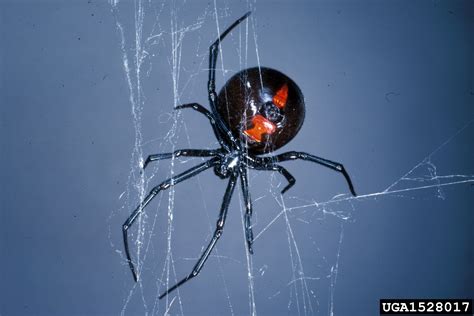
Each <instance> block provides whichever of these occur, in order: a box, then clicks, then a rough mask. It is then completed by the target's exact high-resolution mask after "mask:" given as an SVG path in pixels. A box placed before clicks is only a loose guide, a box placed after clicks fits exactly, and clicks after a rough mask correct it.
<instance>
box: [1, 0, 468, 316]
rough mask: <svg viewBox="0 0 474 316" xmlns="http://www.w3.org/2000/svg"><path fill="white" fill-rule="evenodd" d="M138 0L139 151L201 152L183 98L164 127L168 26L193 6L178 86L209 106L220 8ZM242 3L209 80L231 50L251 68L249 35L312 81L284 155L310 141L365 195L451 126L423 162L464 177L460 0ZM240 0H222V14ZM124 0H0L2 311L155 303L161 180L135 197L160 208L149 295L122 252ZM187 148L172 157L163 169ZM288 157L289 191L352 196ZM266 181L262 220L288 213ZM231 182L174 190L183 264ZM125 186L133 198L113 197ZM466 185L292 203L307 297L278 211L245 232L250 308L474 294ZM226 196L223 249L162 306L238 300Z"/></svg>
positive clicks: (240, 304) (203, 133)
mask: <svg viewBox="0 0 474 316" xmlns="http://www.w3.org/2000/svg"><path fill="white" fill-rule="evenodd" d="M145 3H146V5H145V10H146V11H145V13H146V14H145V16H146V18H145V22H144V30H145V34H146V35H148V34H158V33H160V31H163V33H162V34H161V35H160V37H159V40H157V43H156V45H150V46H149V47H148V48H149V49H150V56H149V57H148V58H147V61H146V63H145V65H144V70H143V76H142V78H143V82H142V84H143V94H144V95H145V97H146V98H145V99H143V100H144V104H143V115H142V120H141V124H142V126H141V131H142V136H143V141H144V143H145V144H144V146H143V153H144V155H147V154H151V153H156V152H161V151H169V150H171V149H172V144H174V145H175V146H176V147H189V146H191V147H196V148H201V147H204V148H209V147H212V146H214V140H213V139H212V135H211V130H210V128H209V126H208V124H207V122H206V121H205V120H204V119H203V118H202V117H199V116H198V115H197V114H195V113H193V112H185V113H182V114H181V115H180V116H178V129H177V131H176V135H175V136H173V137H172V138H171V141H172V142H170V141H169V138H167V137H168V136H169V135H168V136H167V134H168V132H169V131H170V128H171V127H172V126H173V122H174V119H173V115H174V114H173V111H172V107H173V93H172V76H171V74H172V71H171V70H172V63H173V62H172V59H171V56H172V45H171V33H170V28H171V23H172V22H173V21H174V22H175V23H176V27H177V28H178V29H180V28H183V27H186V26H189V25H192V24H193V23H196V21H198V20H199V19H200V18H202V21H203V22H202V24H201V25H200V27H199V28H196V29H195V30H190V31H189V32H187V33H186V35H185V37H184V38H183V41H182V50H181V51H180V52H181V55H180V68H179V69H180V79H179V82H178V90H179V93H180V98H179V101H180V102H182V103H187V102H195V101H196V102H200V103H201V104H203V105H206V106H207V96H206V78H207V72H206V68H207V49H208V45H209V44H210V43H211V42H212V41H213V40H214V39H215V38H216V35H217V32H216V24H215V17H214V3H212V2H210V3H208V2H207V1H193V2H190V1H188V2H182V1H176V2H175V3H168V2H164V3H163V4H161V3H155V2H153V3H151V4H148V2H145ZM250 5H251V6H252V8H253V11H254V13H253V17H252V18H253V20H251V21H253V23H254V27H255V29H252V28H250V31H249V41H248V42H249V49H248V57H247V58H244V57H243V56H244V55H243V54H240V55H239V34H241V35H242V36H244V35H245V34H244V33H240V31H239V30H237V31H236V32H235V34H233V35H232V36H231V37H229V40H226V42H225V43H224V45H223V52H224V65H225V68H226V69H227V70H228V72H226V73H225V74H224V75H223V74H222V72H219V73H218V86H221V85H222V84H223V83H224V82H225V79H226V78H229V77H230V76H231V75H232V74H233V73H235V72H236V71H238V70H239V69H240V68H241V65H242V63H239V56H240V57H241V58H243V59H244V62H246V63H247V65H248V66H249V67H250V66H254V65H256V64H257V56H256V49H255V45H254V30H255V34H256V36H257V38H256V41H257V44H258V58H259V60H260V63H261V64H262V65H265V66H268V67H272V68H276V69H279V70H280V71H282V72H284V73H286V74H287V75H289V76H290V77H291V78H293V79H294V80H295V81H296V82H297V83H298V84H299V86H300V88H301V89H302V91H303V93H304V95H305V100H306V106H307V116H306V121H305V124H304V125H303V128H302V130H301V132H300V133H299V134H298V136H297V137H296V138H295V139H294V140H293V141H292V142H291V143H290V144H289V145H287V146H286V147H285V148H283V149H282V150H281V151H280V152H282V151H283V150H305V151H308V152H311V153H314V154H317V155H320V156H323V157H326V158H328V159H333V160H337V161H340V162H342V163H344V165H345V166H346V168H347V169H348V170H349V172H350V174H351V176H352V178H353V181H354V184H355V187H356V190H357V191H358V193H359V194H370V193H374V192H381V191H383V190H384V189H386V188H387V187H388V186H389V185H390V184H392V183H394V182H395V181H396V180H398V179H400V178H401V177H402V176H403V175H404V174H405V173H406V172H407V171H409V170H410V169H412V168H413V167H414V166H416V165H417V164H418V163H419V162H421V161H423V159H424V158H425V157H427V156H428V155H429V154H430V153H431V152H432V151H433V150H435V149H436V148H438V147H439V146H440V145H442V144H443V143H444V142H445V141H446V140H448V139H450V137H452V136H453V135H457V136H456V137H454V138H452V139H450V140H449V141H448V142H447V144H446V145H445V146H443V147H441V148H440V150H439V151H437V152H436V153H435V154H434V155H433V156H432V159H431V161H430V162H432V163H433V166H436V172H437V174H438V175H441V176H445V175H464V176H469V175H471V177H470V178H469V177H468V178H466V179H472V175H473V174H474V165H473V161H474V147H473V140H474V124H471V125H468V126H467V127H466V128H465V129H464V130H462V131H461V132H460V133H458V134H456V133H457V132H459V131H460V130H461V128H462V127H463V126H465V125H466V124H468V122H470V121H472V119H473V118H474V108H473V104H474V102H473V101H474V84H473V56H474V39H473V30H474V2H473V1H383V2H381V1H358V2H355V1H291V2H290V1H260V0H259V1H256V2H251V3H250ZM248 6H249V3H247V2H246V1H232V2H231V1H217V12H218V14H219V25H220V28H221V29H222V28H223V27H224V26H225V25H228V24H230V23H232V22H233V20H235V19H236V18H237V17H238V16H240V15H242V14H243V13H244V12H246V11H247V10H248ZM134 12H135V11H134V6H133V2H131V1H123V2H122V3H120V4H119V5H118V7H117V10H116V11H115V12H114V11H113V10H112V7H111V5H110V4H109V3H107V2H106V1H98V0H89V1H87V0H81V1H79V0H77V1H53V0H49V1H47V0H41V1H9V0H1V1H0V17H1V22H0V23H1V27H0V34H1V41H0V43H1V44H0V47H1V48H0V54H1V59H0V73H1V75H0V76H1V77H0V78H1V85H0V89H1V90H0V96H1V102H0V111H1V113H0V119H1V125H0V128H1V134H0V135H1V136H0V140H1V146H0V166H1V190H0V192H1V193H0V197H1V202H0V209H1V222H0V226H1V228H0V236H1V239H0V253H1V261H0V275H1V282H0V314H1V315H117V314H120V313H121V312H123V313H124V314H125V315H143V314H145V312H148V313H149V314H151V313H156V314H163V313H164V312H165V310H166V308H167V307H166V305H165V303H166V302H164V301H160V302H159V305H156V306H155V305H154V304H155V303H156V302H157V300H156V294H157V291H158V288H159V289H160V291H162V290H163V287H165V286H166V285H163V284H160V281H159V280H162V274H161V272H162V269H163V265H164V263H165V257H164V256H165V254H166V237H167V224H166V223H167V214H166V213H167V203H168V195H163V197H162V198H161V200H160V201H161V203H158V202H154V203H153V204H152V205H150V207H149V208H148V209H147V214H148V215H149V216H148V223H152V222H153V220H154V219H155V214H158V216H157V217H156V220H157V224H156V226H155V228H154V230H153V231H151V230H149V227H148V228H147V235H146V236H149V235H150V233H151V232H153V234H152V237H151V243H150V245H151V246H150V250H149V252H148V253H149V257H148V259H147V260H146V261H145V265H144V269H143V273H142V279H143V283H142V285H143V290H141V289H140V288H133V286H134V285H133V282H132V277H131V274H130V271H129V269H128V267H127V265H126V263H125V261H124V260H123V258H122V257H121V256H120V254H119V252H120V251H121V250H122V240H121V225H122V223H123V222H124V221H125V219H126V218H127V217H128V215H129V214H130V212H131V211H132V210H133V207H134V206H135V205H136V203H138V200H137V195H136V191H135V190H134V188H133V187H132V186H131V185H130V182H129V172H130V168H132V169H133V170H134V172H135V174H136V173H137V171H138V166H137V165H132V166H130V161H131V154H132V150H133V148H134V142H135V127H134V120H133V118H132V115H131V105H130V102H129V96H130V94H129V90H128V85H127V82H126V77H125V72H124V69H123V58H122V51H121V48H120V43H121V38H120V32H119V31H118V29H117V25H116V22H117V21H119V22H120V23H121V25H122V26H123V27H124V32H125V33H124V34H125V39H126V41H127V42H126V45H125V50H126V52H127V53H128V54H129V55H130V56H131V55H133V47H132V46H133V40H134V35H135V34H134V28H135V26H134V20H133V19H134ZM170 12H174V13H173V15H171V13H170ZM171 16H174V17H176V19H175V20H173V19H171ZM155 21H158V22H157V24H154V22H155ZM153 25H155V26H157V27H158V28H157V29H156V30H155V33H153V31H152V28H153ZM219 64H220V62H219ZM198 162H199V160H192V161H189V162H186V163H185V165H181V164H179V163H177V162H175V167H174V168H175V170H176V171H179V170H184V169H185V168H186V167H190V166H192V165H194V164H197V163H198ZM285 166H286V167H287V168H288V170H290V172H291V173H292V174H293V175H294V176H295V177H296V178H297V184H296V186H295V187H294V188H293V189H292V190H291V191H289V192H288V197H287V198H286V199H285V203H286V204H287V206H295V205H296V206H298V205H299V206H301V205H304V204H309V203H312V201H327V200H329V199H330V198H331V197H332V196H334V195H335V194H337V193H347V191H348V190H347V187H346V184H345V182H344V180H343V179H342V177H341V176H340V175H338V174H335V173H333V172H331V171H329V170H325V169H323V168H320V167H318V166H313V165H311V164H309V163H305V162H288V163H286V164H285ZM433 166H431V169H430V168H428V167H430V165H428V164H424V165H422V166H421V167H420V168H418V169H417V170H415V172H414V173H413V174H412V176H420V177H422V176H426V175H427V174H429V172H430V170H431V171H433V170H434V169H433ZM153 167H154V168H155V169H151V170H150V171H147V173H146V175H147V177H152V175H153V174H154V176H153V178H151V179H150V184H149V187H150V186H151V185H153V184H156V183H159V181H161V179H163V178H165V177H166V176H167V175H169V162H166V161H165V162H162V163H160V164H157V165H155V166H153ZM153 171H154V172H153ZM459 179H462V178H461V177H453V178H448V179H443V181H447V182H450V181H451V180H452V181H457V180H459ZM279 181H280V178H279V176H276V177H274V178H272V177H271V176H270V173H263V174H262V173H256V172H253V173H252V196H253V197H254V199H255V200H257V201H256V202H255V203H254V207H255V215H254V221H255V225H254V229H255V231H256V232H260V231H261V230H262V229H263V228H264V227H265V226H266V225H267V224H268V222H269V221H270V220H271V219H272V218H274V217H275V216H276V215H277V214H278V213H279V212H280V210H281V206H279V205H278V204H277V203H276V201H275V199H274V198H273V197H272V193H273V192H278V187H277V185H278V184H279ZM425 184H432V182H427V183H425V182H420V181H403V183H400V184H399V186H397V187H396V188H397V189H400V188H409V187H420V186H423V185H425ZM224 186H225V182H223V181H221V180H219V179H217V178H216V177H215V176H214V175H213V173H212V172H207V173H204V174H203V175H202V176H200V177H199V179H194V180H190V181H188V182H187V183H183V184H180V185H179V186H177V187H176V191H175V205H174V219H173V223H174V230H173V232H172V236H173V239H172V243H173V259H174V261H175V265H174V266H175V268H176V275H177V277H178V278H179V277H182V276H184V275H185V274H187V273H188V272H189V271H190V269H191V268H192V266H193V264H194V261H193V260H194V259H195V258H197V257H198V256H199V253H200V251H201V248H202V247H203V246H204V244H205V243H206V241H207V240H209V236H210V234H211V231H212V227H213V225H214V221H215V217H216V216H217V212H218V208H219V204H220V201H221V197H222V195H223V190H224ZM280 188H281V186H280ZM124 191H128V192H129V195H128V194H125V195H124V196H122V198H119V197H120V196H121V194H122V192H124ZM473 192H474V186H473V183H472V182H471V183H466V184H459V185H452V186H445V187H443V188H442V189H441V192H438V190H437V189H436V188H431V189H425V190H415V191H408V192H403V193H399V194H391V195H381V196H378V197H368V198H366V199H361V200H356V201H353V202H352V203H346V204H342V205H330V206H328V207H327V208H326V209H324V208H322V207H321V208H318V207H308V208H301V209H298V210H295V211H294V212H291V213H290V214H289V215H288V220H289V222H290V224H291V227H292V229H293V230H292V232H293V234H294V239H295V240H296V244H297V247H298V251H299V253H300V255H301V261H302V265H303V267H304V277H306V278H307V280H306V282H307V283H306V284H307V286H308V293H310V294H309V296H310V301H311V302H303V300H304V299H306V298H305V296H304V295H303V294H302V293H303V292H302V291H303V290H302V288H301V282H300V281H295V282H296V284H297V287H296V288H295V287H294V283H295V282H292V280H294V279H297V278H298V277H299V276H301V275H299V274H298V271H299V268H298V267H294V266H292V263H291V259H290V256H291V255H293V256H295V248H294V247H293V246H292V245H290V246H289V242H288V233H289V232H288V226H287V225H286V224H285V220H284V218H283V217H281V218H279V219H278V220H277V221H275V223H274V224H273V225H271V226H270V228H269V229H267V230H266V231H265V233H264V234H262V235H261V237H260V238H259V239H258V240H257V241H256V244H255V255H254V256H253V261H254V262H253V264H254V282H255V299H256V311H257V314H260V315H298V314H302V315H305V314H314V315H328V314H330V311H331V309H332V310H333V311H334V314H335V315H376V314H377V313H378V300H379V299H380V298H403V297H411V298H425V297H435V298H454V297H471V298H472V297H473V296H474V274H473V268H472V267H473V266H474V254H473V244H474V243H473V239H474V237H473V226H474V215H473V214H474V194H473ZM157 201H158V199H157ZM158 204H159V205H158ZM239 209H240V208H239V196H238V194H236V195H235V197H234V199H233V201H232V204H231V209H230V211H229V213H230V214H229V219H228V222H227V226H226V231H225V233H224V236H223V238H222V241H221V242H220V243H219V245H218V255H219V256H218V257H216V256H214V257H211V259H210V260H209V261H208V263H207V264H206V266H205V268H204V270H203V272H202V274H201V275H200V276H199V277H198V278H196V279H195V280H193V281H192V282H191V283H189V284H187V285H186V286H185V287H183V288H182V289H181V291H180V299H181V307H180V304H178V302H177V301H176V302H174V303H173V305H172V307H171V309H170V313H171V314H173V315H175V314H181V313H183V314H187V315H230V314H235V315H248V314H249V311H250V309H249V303H248V302H249V298H248V295H249V294H248V292H249V291H248V280H247V271H246V257H245V248H244V241H243V234H242V227H241V219H240V216H241V214H240V211H239ZM324 211H327V212H340V214H341V216H346V215H348V216H349V217H350V218H349V219H347V220H343V219H341V218H339V217H337V216H333V215H330V214H328V213H325V212H324ZM341 231H342V232H343V233H341ZM341 236H342V238H343V239H342V242H340V238H341ZM290 250H291V252H290ZM135 254H136V253H134V255H135ZM338 256H339V259H337V257H338ZM336 264H337V266H336ZM336 268H337V271H338V273H337V274H336V273H335V272H334V269H336ZM331 270H332V271H333V272H331ZM171 277H172V278H174V277H173V276H171ZM170 282H173V280H171V281H170ZM131 291H132V292H131ZM130 293H132V295H131V297H130V300H129V301H128V302H127V297H128V296H129V294H130ZM296 294H297V295H298V296H296ZM170 299H172V297H170ZM305 304H306V309H305V308H304V305H305ZM309 304H311V308H312V309H309ZM124 306H126V307H125V308H124ZM331 306H332V307H331Z"/></svg>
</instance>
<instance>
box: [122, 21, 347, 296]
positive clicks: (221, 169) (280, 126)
mask: <svg viewBox="0 0 474 316" xmlns="http://www.w3.org/2000/svg"><path fill="white" fill-rule="evenodd" d="M249 15H250V12H248V13H247V14H245V15H244V16H242V17H241V18H240V19H238V20H237V21H235V22H234V23H233V24H232V25H231V26H229V27H228V28H227V29H226V30H225V31H224V32H223V33H222V34H221V35H220V36H219V37H218V38H217V40H216V41H215V42H214V43H213V44H212V45H211V46H210V48H209V81H208V85H207V86H208V93H209V104H210V107H211V111H209V110H207V109H206V108H204V107H203V106H202V105H200V104H198V103H190V104H184V105H180V106H178V107H177V109H185V108H191V109H194V110H196V111H198V112H200V113H202V114H203V115H205V116H206V117H207V119H208V120H209V122H210V124H211V127H212V129H213V131H214V135H215V136H216V138H217V141H218V142H219V145H220V147H219V148H218V149H180V150H176V151H175V152H172V153H163V154H155V155H150V156H148V158H147V159H146V161H145V164H144V166H143V167H144V168H145V167H146V166H147V165H148V164H149V163H150V162H152V161H156V160H162V159H170V158H176V157H180V156H187V157H210V159H209V160H207V161H205V162H203V163H201V164H199V165H197V166H194V167H192V168H191V169H188V170H186V171H184V172H182V173H180V174H178V175H176V176H173V177H171V178H169V179H167V180H165V181H163V182H162V183H161V184H159V185H157V186H155V187H154V188H153V189H152V190H151V191H150V193H149V194H148V195H147V196H146V197H145V198H144V199H143V201H142V202H141V203H140V204H139V205H138V207H137V208H136V209H135V210H134V211H133V212H132V214H131V215H130V216H129V217H128V219H127V220H126V221H125V223H124V224H123V227H122V232H123V241H124V245H125V254H126V256H127V262H128V264H129V266H130V269H131V271H132V274H133V277H134V279H135V281H137V280H138V274H137V271H136V269H135V265H134V264H133V261H132V258H131V255H130V250H129V246H128V230H129V228H130V227H131V225H133V223H134V222H135V221H136V219H137V218H138V216H140V214H142V213H143V210H144V208H145V207H146V206H147V205H148V203H150V202H151V200H153V198H154V197H155V196H156V195H157V194H158V193H159V192H161V191H163V190H166V189H168V188H169V187H171V186H174V185H176V184H178V183H180V182H182V181H184V180H187V179H189V178H191V177H193V176H195V175H197V174H199V173H201V172H202V171H204V170H207V169H210V168H214V172H215V174H216V175H217V176H219V177H220V178H222V179H225V178H228V179H229V182H228V184H227V188H226V191H225V194H224V198H223V201H222V206H221V209H220V212H219V216H218V218H217V223H216V228H215V230H214V235H213V237H212V239H211V241H210V242H209V244H208V245H207V247H206V249H205V250H204V252H203V253H202V254H201V256H200V257H199V259H198V261H197V262H196V264H195V265H194V268H193V270H192V271H191V273H190V274H189V275H188V276H186V277H185V278H183V279H182V280H181V281H179V282H178V283H176V284H175V285H174V286H172V287H170V288H169V289H167V290H166V291H165V292H164V293H163V294H162V295H161V296H160V298H163V297H164V296H166V295H168V294H169V293H170V292H171V291H173V290H175V289H176V288H178V287H179V286H181V285H182V284H184V283H185V282H187V281H188V280H190V279H191V278H194V277H195V276H197V275H198V274H199V272H200V271H201V269H202V267H203V266H204V263H205V262H206V260H207V259H208V258H209V255H210V253H211V252H212V250H213V249H214V247H215V245H216V243H217V241H218V240H219V238H220V237H221V236H222V232H223V229H224V224H225V220H226V217H227V211H228V208H229V203H230V199H231V197H232V194H233V192H234V189H235V185H236V183H237V181H238V179H239V178H240V183H241V187H242V195H243V198H244V200H245V210H246V212H245V218H244V225H245V238H246V241H247V247H248V251H249V252H250V253H253V247H252V244H253V232H252V225H251V217H252V200H251V199H250V194H249V191H248V169H249V168H250V169H256V170H271V171H277V172H279V173H280V174H281V175H282V176H284V177H285V178H286V180H287V181H288V185H287V186H286V187H285V188H283V190H282V194H283V193H285V192H286V191H287V190H288V189H289V188H291V187H292V186H293V185H294V184H295V181H296V180H295V178H294V177H293V176H292V175H291V174H290V173H289V172H288V171H287V170H286V169H285V168H284V167H282V166H281V165H279V164H278V163H279V162H283V161H286V160H295V159H302V160H307V161H311V162H314V163H317V164H320V165H323V166H325V167H328V168H330V169H333V170H335V171H337V172H340V173H341V174H342V175H343V176H344V177H345V179H346V181H347V183H348V185H349V189H350V191H351V193H352V194H353V195H355V191H354V187H353V186H352V182H351V179H350V178H349V175H348V174H347V172H346V171H345V169H344V167H343V166H342V164H340V163H337V162H334V161H331V160H327V159H324V158H320V157H317V156H314V155H311V154H308V153H305V152H296V151H290V152H285V153H282V154H279V155H274V156H264V157H262V156H260V155H261V154H267V153H271V152H273V151H274V150H276V149H278V148H280V147H282V146H283V145H285V144H287V143H288V142H289V141H290V140H291V139H293V137H295V136H296V134H297V133H298V131H299V130H300V128H301V125H302V124H303V120H304V115H305V108H304V99H303V95H302V93H301V91H300V89H299V88H298V86H297V85H296V83H295V82H294V81H293V80H291V79H290V78H288V77H287V76H286V75H284V74H282V73H281V72H279V71H277V70H273V69H270V68H265V67H255V68H250V69H246V70H243V71H241V72H239V73H237V74H236V75H234V76H233V77H232V78H231V79H229V81H228V82H227V83H226V84H225V85H224V87H223V88H222V90H221V92H220V93H219V95H217V93H216V91H215V78H216V62H217V53H218V50H219V44H220V42H221V41H222V39H223V38H224V37H225V36H226V35H227V34H228V33H229V32H230V31H231V30H232V29H233V28H234V27H236V26H237V25H238V24H240V23H241V22H242V21H244V20H245V19H246V18H247V17H248V16H249Z"/></svg>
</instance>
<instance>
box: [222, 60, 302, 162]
mask: <svg viewBox="0 0 474 316" xmlns="http://www.w3.org/2000/svg"><path fill="white" fill-rule="evenodd" d="M217 112H218V113H219V115H220V116H221V118H222V119H223V120H224V122H225V123H226V124H227V126H228V127H229V129H230V130H231V131H232V133H233V134H234V136H236V137H238V138H239V139H241V140H242V141H243V143H245V144H246V147H247V149H248V150H249V152H251V153H253V154H264V153H269V152H272V151H274V150H277V149H278V148H280V147H282V146H284V145H285V144H287V143H288V142H289V141H290V140H292V139H293V137H295V136H296V134H297V133H298V131H299V130H300V128H301V126H302V125H303V121H304V116H305V107H304V98H303V94H302V93H301V90H300V88H299V87H298V86H297V85H296V83H295V82H294V81H293V80H291V79H290V78H289V77H288V76H286V75H285V74H283V73H281V72H279V71H277V70H274V69H270V68H265V67H254V68H249V69H245V70H243V71H240V72H239V73H237V74H235V75H234V76H232V78H230V79H229V81H227V83H226V84H225V85H224V87H223V88H222V89H221V91H220V93H219V96H218V100H217Z"/></svg>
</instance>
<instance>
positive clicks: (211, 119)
mask: <svg viewBox="0 0 474 316" xmlns="http://www.w3.org/2000/svg"><path fill="white" fill-rule="evenodd" d="M188 108H191V109H193V110H195V111H198V112H199V113H202V114H204V115H205V116H206V117H207V118H208V119H209V122H210V123H211V127H212V130H213V131H214V135H215V136H216V138H217V140H218V141H219V144H220V145H221V146H222V147H224V148H225V149H226V150H227V151H228V150H229V146H227V144H226V143H225V142H224V140H223V138H222V135H221V133H220V130H219V126H218V125H217V123H216V119H215V117H214V115H213V114H212V113H211V112H209V110H208V109H206V108H205V107H203V106H202V105H200V104H198V103H188V104H181V105H178V106H177V107H175V109H176V110H181V109H188Z"/></svg>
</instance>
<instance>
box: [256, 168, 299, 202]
mask: <svg viewBox="0 0 474 316" xmlns="http://www.w3.org/2000/svg"><path fill="white" fill-rule="evenodd" d="M250 167H251V168H254V169H256V170H273V171H277V172H278V173H280V174H281V175H282V176H284V177H285V179H286V181H288V184H287V185H286V187H284V188H283V190H281V194H285V192H286V191H288V190H289V189H290V188H291V187H292V186H294V185H295V183H296V179H295V177H293V176H292V175H291V173H290V172H289V171H288V170H286V168H284V167H282V166H280V165H277V164H275V163H273V162H271V161H268V162H266V161H265V162H264V161H261V160H257V161H256V163H252V164H250Z"/></svg>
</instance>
